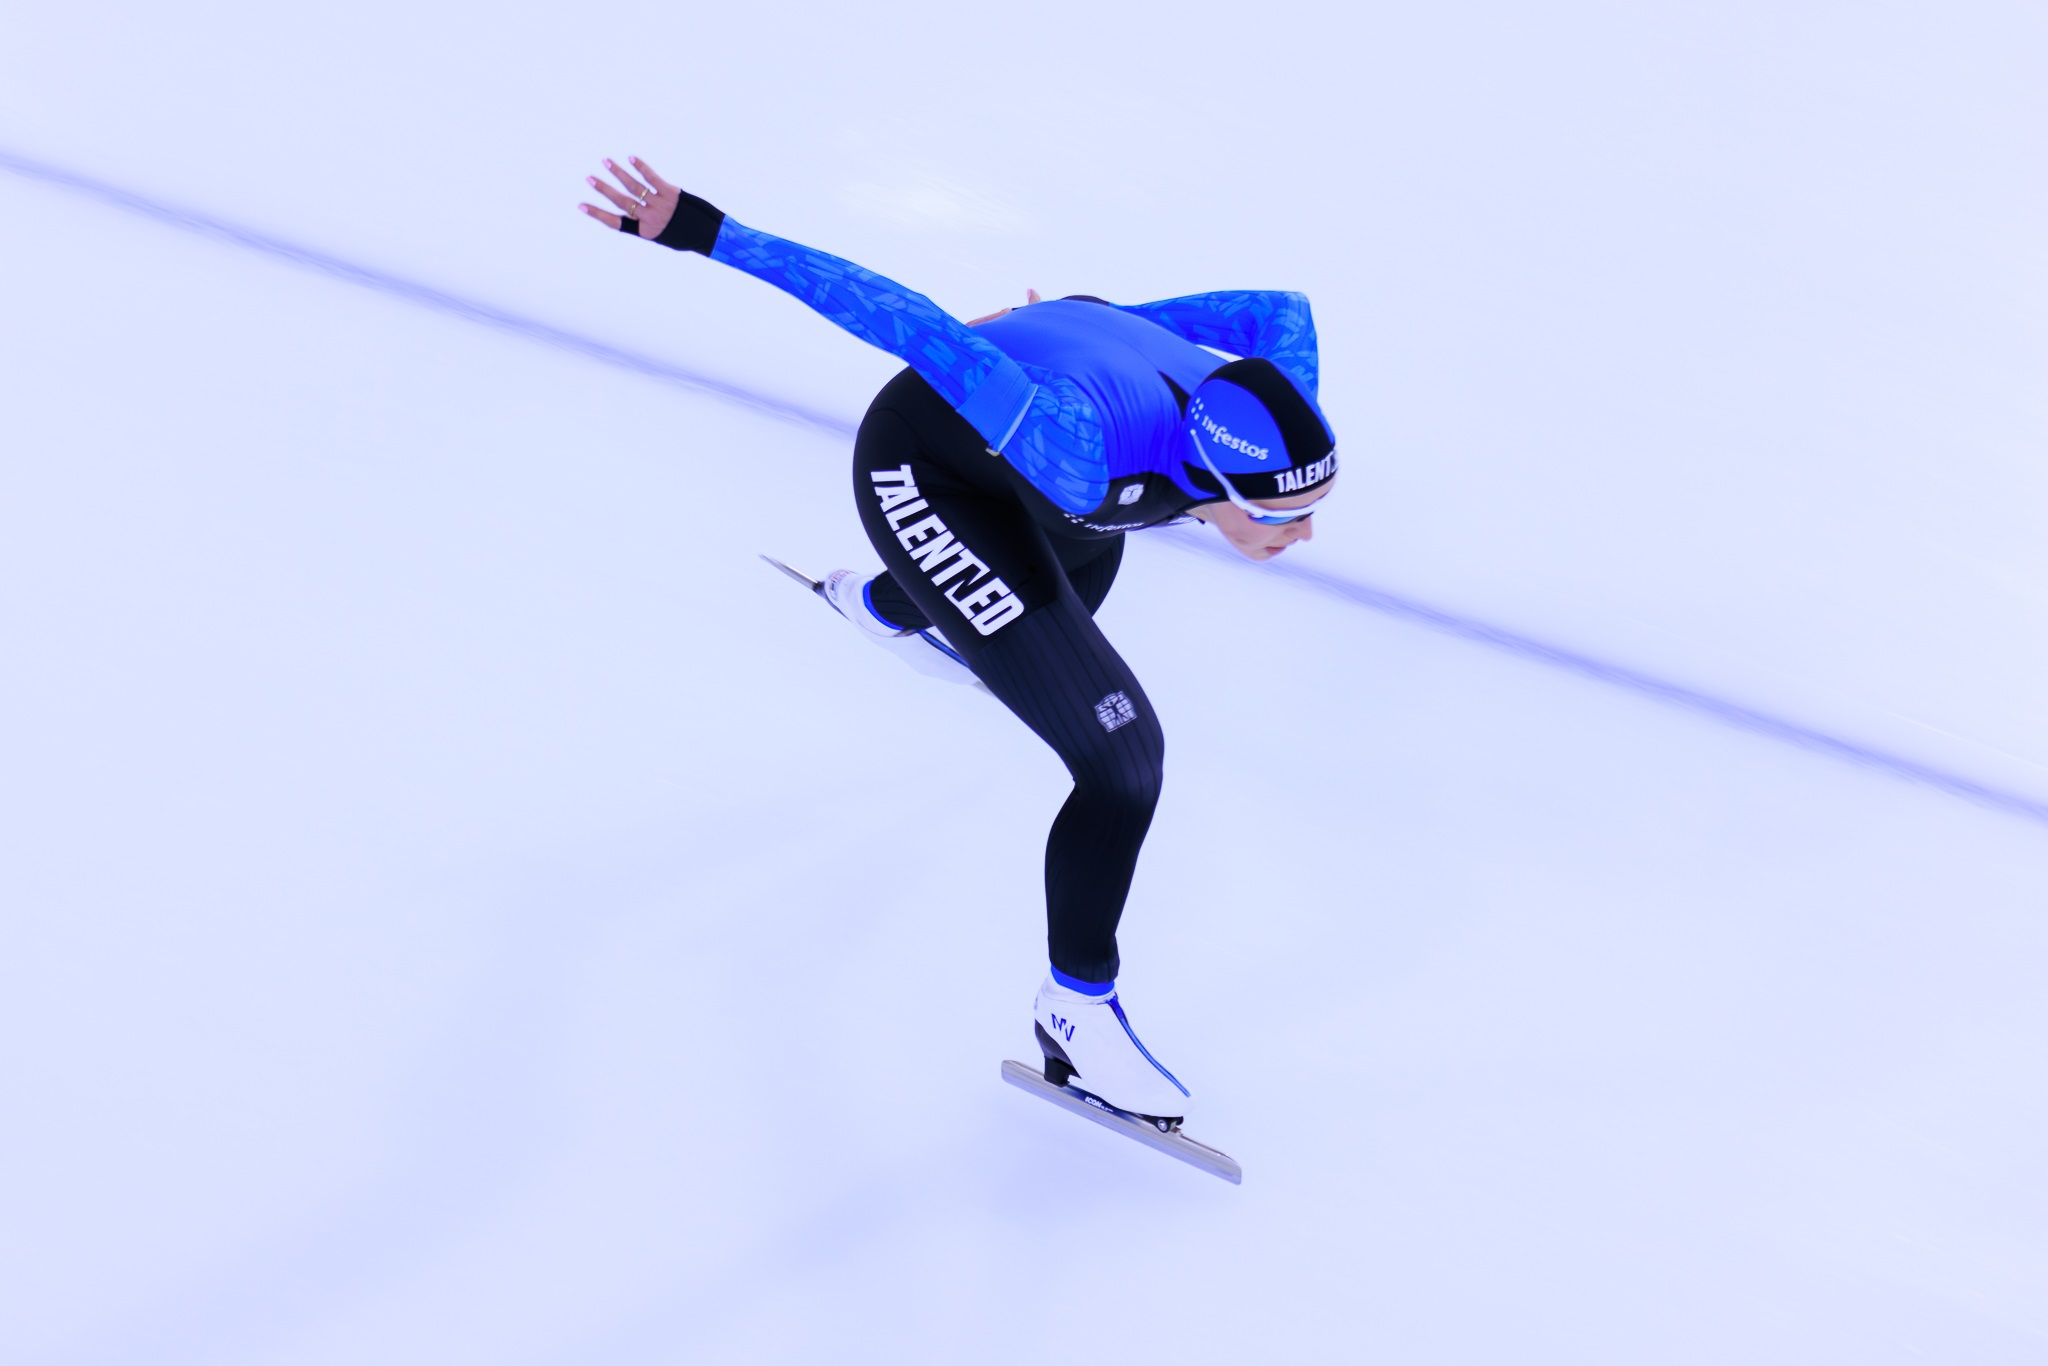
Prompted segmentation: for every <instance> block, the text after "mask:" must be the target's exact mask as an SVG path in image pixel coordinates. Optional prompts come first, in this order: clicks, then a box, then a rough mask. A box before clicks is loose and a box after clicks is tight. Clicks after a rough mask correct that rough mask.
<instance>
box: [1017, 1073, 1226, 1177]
mask: <svg viewBox="0 0 2048 1366" xmlns="http://www.w3.org/2000/svg"><path fill="white" fill-rule="evenodd" d="M1003 1080H1004V1081H1006V1082H1008V1083H1010V1085H1012V1086H1015V1087H1017V1088H1019V1089H1020V1090H1025V1091H1029V1092H1030V1093H1031V1094H1032V1095H1034V1096H1037V1097H1039V1098H1040V1099H1042V1100H1049V1101H1051V1102H1052V1103H1053V1104H1055V1105H1057V1106H1059V1107H1060V1108H1061V1109H1063V1110H1072V1111H1073V1112H1074V1113H1075V1114H1077V1115H1085V1116H1086V1117H1087V1118H1089V1119H1092V1120H1094V1121H1095V1122H1096V1123H1097V1124H1100V1125H1101V1126H1102V1127H1103V1128H1105V1129H1114V1130H1116V1131H1117V1132H1118V1133H1120V1134H1122V1135H1123V1136H1124V1137H1125V1138H1135V1139H1137V1140H1138V1142H1140V1143H1142V1144H1144V1145H1145V1146H1146V1147H1148V1148H1157V1149H1158V1150H1159V1151H1160V1152H1162V1153H1165V1154H1166V1155H1167V1156H1168V1157H1177V1158H1179V1159H1180V1160H1181V1161H1183V1162H1185V1163H1187V1164H1188V1165H1189V1166H1191V1167H1200V1168H1201V1169H1202V1170H1203V1171H1205V1172H1207V1173H1209V1175H1211V1176H1220V1177H1222V1178H1223V1179H1224V1180H1225V1181H1228V1182H1229V1183H1230V1184H1231V1185H1233V1186H1241V1185H1243V1184H1244V1171H1243V1169H1242V1168H1240V1167H1239V1166H1238V1165H1237V1159H1236V1158H1234V1157H1232V1156H1231V1155H1230V1154H1229V1153H1219V1152H1217V1151H1216V1150H1215V1149H1214V1148H1212V1147H1210V1146H1209V1145H1208V1144H1206V1143H1197V1142H1195V1140H1193V1139H1192V1138H1189V1137H1188V1136H1187V1135H1186V1134H1184V1133H1180V1132H1179V1131H1175V1132H1173V1133H1170V1134H1162V1133H1160V1132H1159V1130H1158V1129H1157V1128H1156V1127H1154V1126H1153V1125H1152V1124H1151V1122H1150V1121H1147V1120H1143V1119H1139V1118H1138V1117H1137V1116H1136V1115H1127V1114H1125V1113H1124V1112H1123V1111H1121V1110H1112V1109H1110V1108H1108V1107H1107V1106H1104V1105H1102V1104H1101V1103H1100V1102H1099V1101H1095V1100H1094V1099H1093V1098H1092V1097H1084V1096H1083V1095H1082V1094H1081V1093H1080V1092H1078V1091H1075V1090H1072V1089H1071V1088H1069V1087H1065V1086H1054V1085H1053V1084H1052V1083H1051V1082H1049V1081H1047V1080H1046V1079H1045V1074H1044V1073H1043V1072H1040V1071H1039V1070H1038V1069H1037V1068H1035V1067H1027V1066H1026V1065H1025V1064H1023V1063H1021V1062H1011V1061H1005V1062H1004V1063H1003Z"/></svg>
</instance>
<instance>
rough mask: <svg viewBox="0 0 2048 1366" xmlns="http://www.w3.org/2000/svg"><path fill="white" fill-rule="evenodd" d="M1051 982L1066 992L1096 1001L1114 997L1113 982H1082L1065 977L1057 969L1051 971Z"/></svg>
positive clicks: (1114, 984)
mask: <svg viewBox="0 0 2048 1366" xmlns="http://www.w3.org/2000/svg"><path fill="white" fill-rule="evenodd" d="M1052 980H1053V981H1055V982H1058V983H1059V984H1060V985H1061V986H1063V987H1065V988H1066V989H1067V990H1068V991H1077V992H1079V993H1081V995H1083V996H1093V997H1094V998H1095V999H1096V1000H1098V1001H1099V1000H1101V999H1102V998H1103V997H1105V996H1114V995H1116V983H1115V982H1084V981H1082V980H1081V979H1080V978H1078V977H1069V976H1067V974H1065V973H1064V972H1061V971H1060V970H1059V969H1058V968H1054V969H1053V970H1052Z"/></svg>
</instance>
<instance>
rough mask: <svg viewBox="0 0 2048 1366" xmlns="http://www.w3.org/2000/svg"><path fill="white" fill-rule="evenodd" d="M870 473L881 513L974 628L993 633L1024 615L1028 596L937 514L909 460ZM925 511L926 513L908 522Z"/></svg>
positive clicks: (899, 541) (912, 558)
mask: <svg viewBox="0 0 2048 1366" xmlns="http://www.w3.org/2000/svg"><path fill="white" fill-rule="evenodd" d="M868 477H869V478H870V479H872V480H873V481H874V484H875V497H877V498H879V499H881V500H882V516H883V518H884V519H885V520H886V521H887V522H888V523H889V530H891V531H893V532H895V533H896V543H897V544H898V545H900V546H902V547H903V549H904V550H905V551H906V552H907V553H908V554H909V555H910V561H911V563H912V564H915V565H916V566H917V567H918V569H920V570H921V571H923V573H924V576H925V577H926V578H928V579H930V580H931V581H932V583H933V584H934V585H936V586H937V587H938V588H939V590H940V591H941V592H943V593H945V597H946V601H947V602H950V603H952V604H953V605H954V606H955V607H957V608H959V609H960V615H961V616H963V617H966V618H967V620H968V622H969V623H970V624H972V625H973V627H974V629H975V630H977V631H979V632H980V633H981V634H983V635H985V636H986V635H993V634H995V633H996V632H997V631H1000V630H1002V629H1003V628H1004V627H1005V626H1008V625H1009V624H1010V623H1011V622H1013V621H1015V620H1016V619H1017V618H1018V617H1021V616H1023V615H1024V600H1023V599H1022V598H1020V597H1018V596H1017V595H1016V594H1015V593H1013V592H1011V591H1010V585H1008V584H1006V583H1004V582H1003V581H1002V580H1001V579H1000V578H997V577H996V574H995V571H994V570H992V569H990V568H989V566H988V561H987V560H984V559H982V558H981V556H979V555H977V554H975V553H974V552H973V551H971V550H969V549H968V548H967V543H966V542H965V541H962V540H960V539H959V538H958V537H956V536H955V535H954V534H953V533H952V532H950V531H948V530H946V524H945V523H944V522H943V521H941V520H939V516H938V514H937V513H935V512H931V511H930V508H931V504H930V503H928V502H926V501H925V500H924V498H923V497H922V496H920V495H919V493H918V491H917V483H916V481H915V480H913V479H912V478H911V477H910V466H908V465H905V466H903V467H902V468H901V469H894V470H875V471H874V472H873V473H871V474H870V475H869V476H868ZM920 512H923V513H926V514H927V515H926V516H925V517H923V518H920V519H919V520H918V521H915V522H911V523H910V525H909V526H905V525H903V524H904V523H905V522H906V521H909V520H910V518H912V517H916V516H917V514H918V513H920ZM962 575H965V576H966V577H964V578H962V577H961V576H962ZM954 579H959V580H960V581H959V582H958V583H956V584H953V587H952V588H951V589H950V590H948V589H947V588H946V585H947V584H948V583H952V581H953V580H954Z"/></svg>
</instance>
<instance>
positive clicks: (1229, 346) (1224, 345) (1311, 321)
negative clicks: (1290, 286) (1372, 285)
mask: <svg viewBox="0 0 2048 1366" xmlns="http://www.w3.org/2000/svg"><path fill="white" fill-rule="evenodd" d="M1118 307H1120V308H1122V309H1123V311H1124V312H1126V313H1135V314H1137V315H1138V316H1139V317H1141V318H1144V319H1145V320H1147V321H1148V322H1155V323H1158V324H1159V325H1160V326H1161V327H1163V328H1165V329H1166V330H1167V331H1169V332H1171V333H1173V334H1174V335H1176V336H1180V337H1185V338H1187V339H1188V340H1189V341H1191V342H1193V343H1195V345H1197V346H1213V347H1215V348H1216V349H1217V350H1218V351H1228V352H1229V353H1230V354H1231V355H1233V356H1261V357H1264V358H1265V359H1266V360H1269V361H1271V362H1273V364H1275V365H1277V366H1279V367H1280V368H1281V369H1282V370H1285V371H1286V372H1287V373H1288V374H1290V375H1293V376H1294V378H1295V379H1297V380H1299V381H1301V385H1302V387H1303V388H1304V389H1306V390H1307V391H1308V396H1309V397H1310V398H1314V397H1315V396H1316V373H1317V368H1318V365H1317V360H1316V320H1315V318H1314V316H1313V315H1311V314H1310V312H1309V307H1308V295H1306V294H1296V293H1294V292H1292V291H1290V290H1279V289H1227V290H1219V291H1217V292H1216V293H1214V294H1190V295H1187V296H1186V297H1185V298H1180V299H1161V300H1159V301H1158V302H1157V303H1150V304H1120V305H1118Z"/></svg>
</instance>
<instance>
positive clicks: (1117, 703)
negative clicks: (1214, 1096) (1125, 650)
mask: <svg viewBox="0 0 2048 1366" xmlns="http://www.w3.org/2000/svg"><path fill="white" fill-rule="evenodd" d="M969 663H970V664H971V665H972V666H973V668H974V671H975V673H976V674H977V675H978V676H979V677H980V678H981V680H982V682H984V683H986V684H987V685H988V689H989V691H990V692H992V693H994V694H995V695H996V696H997V697H998V698H1000V699H1001V700H1002V702H1003V703H1004V704H1005V705H1006V706H1008V707H1009V708H1010V710H1011V711H1013V712H1015V713H1016V714H1017V716H1018V717H1019V718H1020V719H1021V720H1022V721H1023V722H1024V724H1026V725H1027V726H1030V727H1031V729H1032V730H1033V731H1034V732H1035V733H1036V734H1037V735H1038V737H1039V738H1040V739H1042V740H1044V741H1045V742H1046V744H1048V745H1050V746H1051V747H1052V749H1053V752H1054V753H1056V754H1058V755H1059V756H1060V759H1061V761H1062V762H1064V763H1065V764H1066V766H1067V771H1068V772H1069V773H1071V774H1073V776H1074V790H1073V792H1072V793H1071V794H1069V795H1068V797H1067V801H1066V805H1064V806H1062V807H1061V808H1060V813H1059V815H1058V817H1057V818H1055V819H1054V821H1053V825H1052V834H1051V836H1050V837H1049V838H1048V839H1047V840H1046V846H1045V902H1046V946H1047V949H1048V951H1049V954H1050V957H1051V959H1052V965H1053V966H1054V967H1055V968H1057V969H1059V971H1061V972H1062V973H1065V974H1066V975H1067V976H1069V977H1072V978H1075V979H1077V980H1079V981H1082V982H1092V983H1109V982H1113V981H1115V980H1116V974H1117V968H1118V958H1117V946H1116V927H1117V922H1118V921H1119V920H1120V919H1121V918H1122V916H1123V909H1124V899H1125V898H1126V896H1128V895H1129V893H1130V888H1131V875H1132V873H1133V872H1134V871H1135V870H1136V868H1137V863H1138V851H1139V850H1140V849H1141V848H1142V847H1143V846H1144V843H1145V832H1146V831H1147V830H1149V829H1150V828H1151V825H1152V812H1153V810H1154V808H1155V807H1157V806H1158V804H1159V791H1160V785H1161V781H1162V776H1163V772H1164V761H1165V753H1166V739H1165V734H1164V732H1163V731H1162V730H1161V729H1160V726H1159V720H1158V717H1157V716H1155V715H1154V714H1153V711H1152V704H1151V702H1150V701H1149V700H1147V698H1146V697H1145V691H1144V689H1143V688H1141V687H1140V686H1139V685H1138V680H1137V678H1136V676H1135V675H1133V674H1132V673H1131V670H1130V666H1129V665H1127V664H1125V663H1124V661H1123V659H1122V657H1121V656H1119V655H1118V654H1117V652H1116V650H1115V649H1114V648H1112V647H1111V645H1110V643H1109V641H1108V640H1106V639H1105V638H1104V637H1103V634H1102V631H1101V629H1100V628H1099V627H1097V626H1096V624H1095V622H1094V621H1093V619H1091V618H1090V617H1089V615H1088V612H1087V610H1086V609H1085V607H1084V606H1083V605H1082V603H1081V601H1080V599H1079V598H1077V597H1076V596H1075V595H1074V594H1073V593H1072V592H1068V593H1066V594H1064V595H1062V597H1061V598H1060V600H1059V601H1057V602H1054V603H1052V604H1051V605H1049V606H1047V607H1044V608H1042V609H1040V610H1039V611H1036V612H1031V613H1029V614H1027V615H1025V616H1024V617H1023V618H1021V619H1020V620H1018V621H1017V622H1016V623H1015V624H1014V626H1013V627H1012V628H1010V629H1006V630H1005V631H1004V632H1003V633H1002V634H1001V635H1000V636H999V637H998V638H996V639H994V640H991V641H988V642H987V643H986V644H984V645H983V646H982V647H981V648H979V649H978V650H976V651H975V652H974V653H973V654H972V655H971V656H970V658H969Z"/></svg>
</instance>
